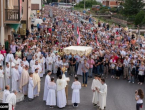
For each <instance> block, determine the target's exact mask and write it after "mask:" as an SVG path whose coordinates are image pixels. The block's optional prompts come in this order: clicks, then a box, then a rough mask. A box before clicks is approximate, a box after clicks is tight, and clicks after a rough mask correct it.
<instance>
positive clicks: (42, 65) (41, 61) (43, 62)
mask: <svg viewBox="0 0 145 110" xmlns="http://www.w3.org/2000/svg"><path fill="white" fill-rule="evenodd" d="M38 63H39V65H40V66H41V68H42V71H41V72H40V73H39V76H40V77H41V78H42V77H43V74H44V72H43V71H44V70H45V65H44V64H45V60H44V59H43V55H41V56H40V58H39V60H38Z"/></svg>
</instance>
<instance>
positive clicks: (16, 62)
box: [13, 56, 20, 66]
mask: <svg viewBox="0 0 145 110" xmlns="http://www.w3.org/2000/svg"><path fill="white" fill-rule="evenodd" d="M13 63H14V64H15V65H18V66H19V64H20V59H19V58H18V56H15V59H14V60H13Z"/></svg>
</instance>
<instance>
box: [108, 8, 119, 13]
mask: <svg viewBox="0 0 145 110" xmlns="http://www.w3.org/2000/svg"><path fill="white" fill-rule="evenodd" d="M110 11H111V12H113V13H117V12H118V8H116V7H113V8H110Z"/></svg>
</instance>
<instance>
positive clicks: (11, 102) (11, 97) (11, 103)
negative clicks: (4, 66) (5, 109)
mask: <svg viewBox="0 0 145 110" xmlns="http://www.w3.org/2000/svg"><path fill="white" fill-rule="evenodd" d="M16 94H17V92H16V91H15V90H14V91H13V93H10V94H9V95H8V96H7V99H6V103H8V104H9V110H14V109H15V107H16V102H17V100H16Z"/></svg>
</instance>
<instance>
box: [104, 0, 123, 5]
mask: <svg viewBox="0 0 145 110" xmlns="http://www.w3.org/2000/svg"><path fill="white" fill-rule="evenodd" d="M121 2H122V0H102V4H103V5H104V6H108V7H117V6H118V5H120V3H121Z"/></svg>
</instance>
